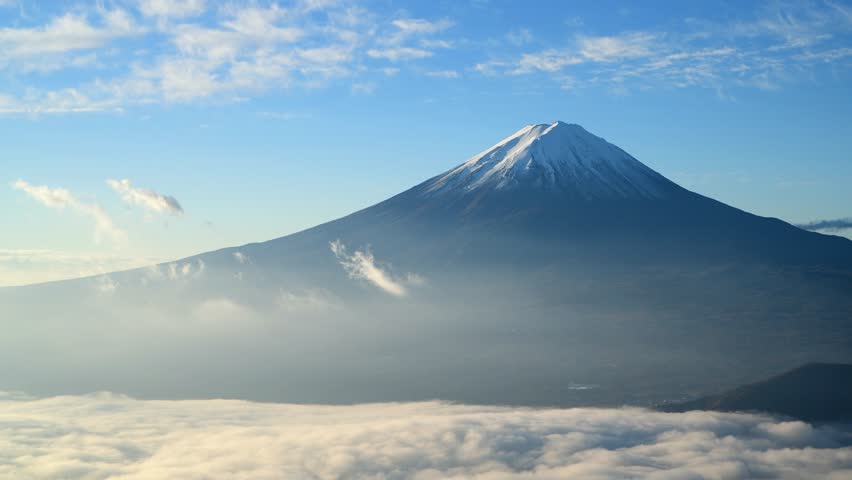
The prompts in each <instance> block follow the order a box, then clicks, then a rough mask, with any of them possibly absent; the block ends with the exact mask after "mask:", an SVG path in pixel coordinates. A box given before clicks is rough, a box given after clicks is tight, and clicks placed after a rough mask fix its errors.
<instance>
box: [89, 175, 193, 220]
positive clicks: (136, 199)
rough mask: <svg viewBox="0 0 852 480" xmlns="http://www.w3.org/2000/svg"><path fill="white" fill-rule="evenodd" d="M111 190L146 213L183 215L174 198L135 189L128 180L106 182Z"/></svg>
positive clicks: (142, 189) (151, 191)
mask: <svg viewBox="0 0 852 480" xmlns="http://www.w3.org/2000/svg"><path fill="white" fill-rule="evenodd" d="M106 183H107V185H109V186H110V187H111V188H112V189H113V190H115V191H116V192H118V193H119V194H121V199H122V200H124V201H125V202H126V203H129V204H131V205H138V206H140V207H142V208H144V209H145V210H146V211H148V212H153V213H167V214H171V215H183V207H181V206H180V203H179V202H178V201H177V199H176V198H175V197H172V196H169V195H163V194H161V193H157V192H155V191H153V190H147V189H144V188H136V187H134V186H133V184H131V183H130V180H128V179H126V178H125V179H123V180H107V181H106Z"/></svg>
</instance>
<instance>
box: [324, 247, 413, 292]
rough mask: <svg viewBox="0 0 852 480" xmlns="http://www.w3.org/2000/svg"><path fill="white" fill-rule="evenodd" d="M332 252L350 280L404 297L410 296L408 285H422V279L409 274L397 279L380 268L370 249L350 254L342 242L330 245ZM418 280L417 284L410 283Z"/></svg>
mask: <svg viewBox="0 0 852 480" xmlns="http://www.w3.org/2000/svg"><path fill="white" fill-rule="evenodd" d="M329 248H330V249H331V252H332V253H333V254H334V256H335V257H337V260H338V261H339V262H340V265H341V266H342V267H343V269H344V270H345V271H346V273H347V274H348V275H349V277H350V278H353V279H358V280H366V281H367V282H369V283H371V284H373V285H375V286H376V287H379V288H380V289H382V290H383V291H385V292H387V293H389V294H391V295H394V296H397V297H403V296H405V295H407V294H408V288H407V287H408V285H416V284H422V278H421V277H419V276H417V275H412V274H409V275H408V276H406V277H404V278H397V277H395V276H394V275H393V274H392V273H391V272H390V271H389V270H388V269H387V268H386V267H383V266H380V265H379V264H378V263H377V262H376V259H375V258H374V257H373V252H371V251H370V250H369V249H364V250H355V251H353V252H351V253H350V252H349V250H348V249H347V248H346V246H345V245H344V244H343V242H341V241H340V240H335V241H333V242H330V243H329ZM409 279H416V280H417V281H416V282H411V281H408V280H409Z"/></svg>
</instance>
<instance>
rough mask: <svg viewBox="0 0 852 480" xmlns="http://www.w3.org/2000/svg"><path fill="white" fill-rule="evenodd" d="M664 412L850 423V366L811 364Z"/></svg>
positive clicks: (851, 371)
mask: <svg viewBox="0 0 852 480" xmlns="http://www.w3.org/2000/svg"><path fill="white" fill-rule="evenodd" d="M660 409H661V410H663V411H667V412H686V411H690V410H718V411H722V412H735V411H761V412H768V413H774V414H779V415H786V416H789V417H794V418H798V419H801V420H805V421H810V422H814V421H849V420H852V365H844V364H824V363H813V364H808V365H804V366H801V367H799V368H796V369H793V370H790V371H788V372H785V373H782V374H781V375H777V376H775V377H772V378H769V379H767V380H764V381H761V382H757V383H752V384H748V385H744V386H742V387H738V388H735V389H733V390H730V391H728V392H725V393H722V394H720V395H712V396H708V397H703V398H699V399H696V400H692V401H688V402H682V403H677V404H670V405H663V406H662V407H660Z"/></svg>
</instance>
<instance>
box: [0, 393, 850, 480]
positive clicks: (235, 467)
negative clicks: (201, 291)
mask: <svg viewBox="0 0 852 480" xmlns="http://www.w3.org/2000/svg"><path fill="white" fill-rule="evenodd" d="M0 427H2V428H3V431H4V435H3V439H2V445H3V448H2V449H0V477H3V478H7V477H8V478H29V479H34V480H38V479H53V478H63V479H67V480H76V479H102V478H125V479H128V480H130V479H142V478H145V479H150V480H157V479H171V478H199V479H200V478H221V477H228V478H268V479H279V478H280V479H285V478H315V479H323V480H325V479H328V480H331V479H343V480H346V479H358V478H371V479H376V480H379V479H403V478H410V479H416V480H430V479H439V478H440V479H458V480H461V479H471V480H497V479H500V480H512V479H517V480H520V479H524V480H537V479H542V480H544V479H557V478H590V479H626V478H650V479H674V478H719V479H722V478H725V479H735V478H779V479H801V478H836V479H840V478H848V477H849V476H850V474H852V450H850V448H849V447H844V446H843V445H845V444H846V443H844V440H843V438H844V434H842V433H840V432H839V431H837V430H834V429H832V428H831V427H827V426H826V427H814V426H811V425H808V424H805V423H802V422H795V421H784V420H779V419H773V418H770V417H765V416H760V415H750V414H726V413H712V412H690V413H680V414H675V413H655V412H650V411H647V410H641V409H635V408H624V409H593V408H575V409H524V408H507V407H492V406H473V405H451V404H445V403H440V402H422V403H385V404H364V405H349V406H320V405H289V404H274V403H253V402H245V401H239V400H186V401H163V400H151V401H142V400H134V399H132V398H129V397H126V396H122V395H116V394H110V393H98V394H92V395H87V396H61V397H53V398H45V399H32V398H27V397H26V396H22V395H17V394H15V395H0Z"/></svg>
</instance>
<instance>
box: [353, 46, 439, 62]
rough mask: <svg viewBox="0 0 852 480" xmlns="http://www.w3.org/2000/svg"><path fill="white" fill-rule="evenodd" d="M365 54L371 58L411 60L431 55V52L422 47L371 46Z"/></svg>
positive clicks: (394, 60)
mask: <svg viewBox="0 0 852 480" xmlns="http://www.w3.org/2000/svg"><path fill="white" fill-rule="evenodd" d="M367 55H368V56H370V57H372V58H384V59H386V60H390V61H392V62H397V61H400V60H411V59H416V58H427V57H431V56H432V55H433V53H432V52H431V51H430V50H425V49H423V48H412V47H393V48H371V49H370V50H367Z"/></svg>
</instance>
